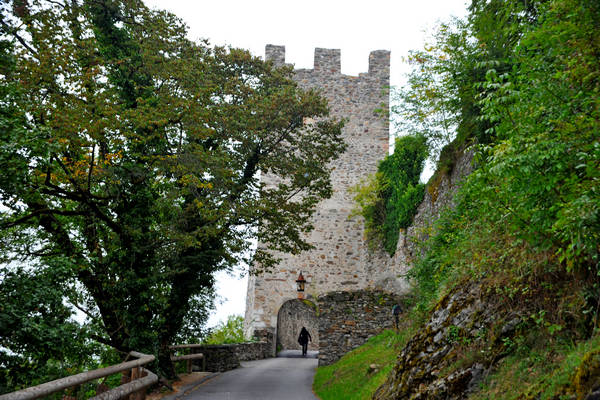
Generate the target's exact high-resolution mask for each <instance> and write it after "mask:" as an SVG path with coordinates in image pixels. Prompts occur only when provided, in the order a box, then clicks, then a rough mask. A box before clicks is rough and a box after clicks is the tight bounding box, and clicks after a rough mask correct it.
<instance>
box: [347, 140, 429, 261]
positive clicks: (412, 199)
mask: <svg viewBox="0 0 600 400" xmlns="http://www.w3.org/2000/svg"><path fill="white" fill-rule="evenodd" d="M427 155H428V148H427V144H426V140H425V138H424V137H423V136H417V135H408V136H402V137H399V138H397V139H396V145H395V148H394V153H393V154H391V155H389V156H387V157H385V158H384V159H383V160H382V161H381V162H380V163H379V166H378V169H377V173H376V174H375V175H372V176H370V177H369V178H368V179H367V180H365V181H363V182H362V183H361V184H359V185H358V186H356V187H355V188H353V192H354V194H355V196H354V199H355V201H356V203H357V207H356V208H355V210H353V214H352V215H361V216H362V217H363V218H364V219H365V232H366V235H367V240H368V241H369V245H370V247H371V249H373V248H376V247H379V246H381V247H383V248H384V249H385V250H386V251H387V252H388V253H389V254H390V255H393V254H394V252H395V251H396V244H397V243H398V234H399V233H400V229H406V228H408V226H409V225H410V224H411V222H412V220H413V217H414V215H415V213H416V210H417V207H418V206H419V204H421V201H423V195H424V193H425V191H424V185H423V184H421V183H419V177H420V175H421V172H422V171H423V167H424V165H425V159H426V158H427Z"/></svg>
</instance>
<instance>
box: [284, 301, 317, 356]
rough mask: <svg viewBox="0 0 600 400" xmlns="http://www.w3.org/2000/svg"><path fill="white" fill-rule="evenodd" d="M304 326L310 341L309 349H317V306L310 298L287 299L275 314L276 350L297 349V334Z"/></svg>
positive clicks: (298, 346)
mask: <svg viewBox="0 0 600 400" xmlns="http://www.w3.org/2000/svg"><path fill="white" fill-rule="evenodd" d="M303 326H304V327H305V328H306V329H307V330H308V332H309V333H310V336H311V337H312V342H310V343H309V344H308V349H309V350H319V319H318V316H317V306H316V305H315V304H314V303H313V302H312V301H310V300H298V299H294V300H288V301H286V302H285V303H283V305H282V306H281V308H280V309H279V313H278V314H277V350H278V351H279V350H299V349H300V348H301V347H300V345H299V344H298V335H299V334H300V330H301V329H302V327H303Z"/></svg>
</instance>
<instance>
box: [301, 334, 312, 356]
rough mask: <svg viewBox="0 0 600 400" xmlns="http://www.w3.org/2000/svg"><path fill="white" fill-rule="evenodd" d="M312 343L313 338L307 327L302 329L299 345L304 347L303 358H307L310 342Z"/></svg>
mask: <svg viewBox="0 0 600 400" xmlns="http://www.w3.org/2000/svg"><path fill="white" fill-rule="evenodd" d="M309 340H310V341H311V342H312V338H311V337H310V333H308V331H307V330H306V328H305V327H302V329H301V330H300V335H299V336H298V343H300V346H302V356H303V357H306V352H307V349H308V341H309Z"/></svg>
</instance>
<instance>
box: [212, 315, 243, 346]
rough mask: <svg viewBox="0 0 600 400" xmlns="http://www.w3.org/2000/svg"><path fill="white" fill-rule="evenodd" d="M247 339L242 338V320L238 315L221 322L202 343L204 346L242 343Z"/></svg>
mask: <svg viewBox="0 0 600 400" xmlns="http://www.w3.org/2000/svg"><path fill="white" fill-rule="evenodd" d="M248 341H249V339H248V338H246V336H244V318H243V317H242V316H240V315H230V316H229V317H227V321H225V322H223V321H221V322H220V323H219V324H217V326H215V327H214V328H213V329H211V331H210V333H209V335H208V337H207V338H206V340H205V341H204V342H205V343H206V344H225V343H243V342H248Z"/></svg>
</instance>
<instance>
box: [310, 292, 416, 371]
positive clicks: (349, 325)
mask: <svg viewBox="0 0 600 400" xmlns="http://www.w3.org/2000/svg"><path fill="white" fill-rule="evenodd" d="M395 304H399V305H402V306H403V304H404V303H403V301H402V299H401V297H400V296H397V295H393V294H390V293H386V292H380V291H372V290H359V291H354V292H332V293H329V294H327V295H325V296H322V297H319V301H318V305H319V365H329V364H332V363H334V362H336V361H337V360H339V359H340V358H341V357H342V356H343V355H344V354H346V353H347V352H349V351H350V350H352V349H354V348H356V347H358V346H360V345H362V344H363V343H364V342H366V341H367V339H368V338H370V337H371V336H375V335H377V334H378V333H380V332H381V331H382V330H384V329H388V328H392V327H393V326H394V320H393V316H392V308H393V307H394V305H395ZM403 308H404V306H403Z"/></svg>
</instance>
